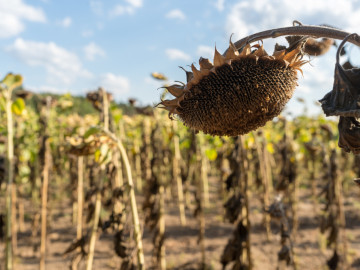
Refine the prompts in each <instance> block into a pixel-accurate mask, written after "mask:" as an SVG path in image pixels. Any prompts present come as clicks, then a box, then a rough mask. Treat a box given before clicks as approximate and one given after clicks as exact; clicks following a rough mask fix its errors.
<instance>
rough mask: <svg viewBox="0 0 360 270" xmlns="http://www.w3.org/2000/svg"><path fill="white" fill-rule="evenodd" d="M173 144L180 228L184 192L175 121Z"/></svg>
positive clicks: (183, 224)
mask: <svg viewBox="0 0 360 270" xmlns="http://www.w3.org/2000/svg"><path fill="white" fill-rule="evenodd" d="M172 127H173V131H174V136H173V143H174V157H173V164H172V165H173V177H174V178H175V180H176V185H177V193H178V194H177V195H178V207H179V213H180V223H181V225H182V226H185V225H186V216H185V202H184V190H183V184H182V179H181V176H180V171H179V168H180V167H179V162H180V160H181V153H180V143H179V135H178V134H177V132H178V123H177V122H176V121H173V125H172Z"/></svg>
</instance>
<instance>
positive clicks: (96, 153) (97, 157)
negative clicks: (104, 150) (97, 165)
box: [94, 149, 101, 162]
mask: <svg viewBox="0 0 360 270" xmlns="http://www.w3.org/2000/svg"><path fill="white" fill-rule="evenodd" d="M100 156H101V152H100V149H96V151H95V153H94V159H95V161H96V162H100Z"/></svg>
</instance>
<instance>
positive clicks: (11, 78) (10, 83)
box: [2, 73, 23, 89]
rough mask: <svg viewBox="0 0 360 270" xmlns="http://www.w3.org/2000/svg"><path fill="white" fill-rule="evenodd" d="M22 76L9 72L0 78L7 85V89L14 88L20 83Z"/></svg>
mask: <svg viewBox="0 0 360 270" xmlns="http://www.w3.org/2000/svg"><path fill="white" fill-rule="evenodd" d="M22 81H23V78H22V76H21V75H19V74H16V75H14V74H12V73H9V74H7V75H6V76H5V78H4V79H3V80H2V83H3V84H5V85H6V86H7V88H9V89H14V88H16V87H18V86H20V85H22Z"/></svg>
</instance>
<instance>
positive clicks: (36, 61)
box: [0, 0, 360, 113]
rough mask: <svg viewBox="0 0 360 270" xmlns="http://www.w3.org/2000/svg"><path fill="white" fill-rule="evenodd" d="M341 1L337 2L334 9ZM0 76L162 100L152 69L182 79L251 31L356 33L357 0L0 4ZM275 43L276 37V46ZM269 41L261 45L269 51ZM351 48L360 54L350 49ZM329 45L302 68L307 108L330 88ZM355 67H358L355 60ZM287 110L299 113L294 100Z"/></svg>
mask: <svg viewBox="0 0 360 270" xmlns="http://www.w3.org/2000/svg"><path fill="white" fill-rule="evenodd" d="M340 3H341V4H340ZM0 18H1V20H0V59H1V62H0V63H1V64H0V76H1V77H3V76H4V75H5V74H6V73H8V72H14V73H20V74H22V75H23V76H24V86H25V88H27V89H30V90H33V91H38V92H39V91H50V92H54V93H66V92H70V93H72V94H74V95H83V94H85V93H86V92H87V91H88V90H92V89H97V87H99V86H103V87H105V88H106V89H108V90H109V91H111V92H112V93H113V94H114V96H115V97H116V99H117V100H118V101H123V102H125V101H126V100H127V99H128V98H129V97H134V98H137V99H138V100H139V101H140V102H141V103H142V104H154V103H156V102H157V101H158V100H159V95H160V90H157V88H158V87H160V86H161V83H159V82H157V81H155V80H154V79H152V78H151V76H150V74H151V72H155V71H156V72H161V73H164V74H165V75H166V76H167V77H168V78H169V79H170V80H171V81H176V80H178V81H184V80H185V75H184V72H183V71H182V70H181V69H180V68H178V66H184V67H185V68H186V67H187V66H188V65H190V64H191V63H195V62H196V61H197V60H198V59H199V57H200V56H203V57H207V58H210V59H212V57H213V52H214V47H215V45H216V47H217V49H218V50H219V51H224V50H225V49H226V47H227V46H228V40H229V37H230V35H231V34H233V41H236V40H237V39H239V38H242V37H244V36H246V35H249V34H252V33H254V32H257V31H262V30H266V29H269V28H276V27H284V26H290V25H291V24H292V21H293V20H295V19H296V20H299V21H301V22H302V23H303V24H330V25H333V26H335V27H338V28H342V29H344V30H347V31H349V32H358V33H360V28H359V25H360V1H359V0H342V1H338V0H316V1H314V0H301V1H291V0H238V1H235V0H233V1H230V0H206V1H205V0H198V1H189V0H185V1H184V0H182V1H161V0H151V1H150V0H106V1H105V0H78V1H73V0H62V1H55V0H11V1H10V0H0ZM277 41H278V42H281V41H282V40H281V39H278V40H277ZM273 44H274V41H272V40H269V41H265V47H267V48H269V51H270V52H272V48H271V46H273ZM351 51H352V52H353V51H354V54H355V57H354V58H358V57H356V56H358V55H359V54H357V52H356V51H358V49H357V48H355V47H354V48H353V49H352V50H351ZM335 52H336V49H335V48H333V49H331V51H330V52H329V53H328V54H327V55H326V56H323V57H320V58H318V59H314V60H312V61H311V65H307V66H306V67H305V68H304V77H302V76H301V75H300V74H299V77H300V80H299V84H300V86H299V87H298V89H297V91H296V94H295V97H301V98H304V99H305V100H306V101H307V103H308V104H309V106H310V110H311V112H318V111H319V109H318V108H317V107H316V106H315V105H314V102H315V101H316V100H318V99H320V98H322V97H323V96H324V95H325V94H326V93H327V92H328V91H329V90H330V89H331V88H332V83H333V81H332V76H333V68H334V63H335V57H334V55H335ZM352 60H353V62H354V63H356V64H358V63H360V60H359V59H358V61H357V60H356V59H352ZM295 100H296V99H293V101H292V102H291V103H290V104H289V106H288V107H289V110H290V111H292V112H294V113H296V112H301V110H302V105H301V104H300V103H298V102H296V101H295Z"/></svg>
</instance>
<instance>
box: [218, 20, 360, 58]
mask: <svg viewBox="0 0 360 270" xmlns="http://www.w3.org/2000/svg"><path fill="white" fill-rule="evenodd" d="M349 34H351V33H348V32H346V31H343V30H340V29H336V28H332V27H329V26H316V25H297V26H290V27H282V28H275V29H270V30H266V31H262V32H258V33H255V34H252V35H249V36H247V37H244V38H242V39H240V40H238V41H236V42H235V43H234V45H235V47H236V49H238V50H240V49H242V48H243V47H244V46H245V45H246V44H248V43H251V42H255V41H258V40H264V39H268V38H277V37H281V36H311V37H314V38H332V39H339V40H343V39H344V38H345V37H346V36H348V35H349ZM349 42H351V43H353V44H355V45H357V46H359V47H360V36H358V35H354V36H352V37H351V38H349ZM226 51H227V50H226ZM226 51H225V52H224V54H223V55H225V54H226Z"/></svg>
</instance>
